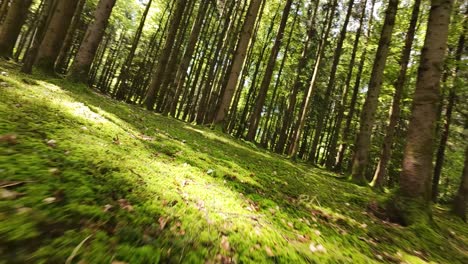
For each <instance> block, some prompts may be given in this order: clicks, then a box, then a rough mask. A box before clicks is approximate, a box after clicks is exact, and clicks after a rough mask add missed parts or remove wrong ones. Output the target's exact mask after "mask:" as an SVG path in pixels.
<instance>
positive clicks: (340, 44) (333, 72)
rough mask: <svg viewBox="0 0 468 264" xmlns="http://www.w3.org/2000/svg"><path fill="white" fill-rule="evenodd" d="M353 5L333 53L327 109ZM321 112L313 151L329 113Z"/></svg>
mask: <svg viewBox="0 0 468 264" xmlns="http://www.w3.org/2000/svg"><path fill="white" fill-rule="evenodd" d="M353 6H354V0H349V2H348V10H347V11H346V17H345V20H344V22H343V27H342V28H341V32H340V36H339V38H338V43H337V44H336V48H335V53H334V55H333V63H332V67H331V70H330V77H329V80H328V84H327V89H326V92H325V97H324V103H323V104H324V106H325V107H324V108H323V109H324V110H326V109H327V108H328V105H329V104H330V99H331V96H332V94H333V91H334V90H335V81H336V71H337V70H338V66H339V64H340V59H341V54H342V50H343V44H344V41H345V38H346V33H347V28H348V23H349V19H350V17H351V12H352V10H353ZM319 113H321V114H319V118H318V119H317V126H316V127H315V134H314V139H313V141H312V151H316V150H314V149H316V148H317V146H318V143H319V139H320V136H321V135H322V129H323V127H324V124H325V118H320V117H324V116H328V115H329V114H327V113H326V112H325V111H320V110H319ZM332 163H333V162H328V163H327V167H328V168H331V167H332Z"/></svg>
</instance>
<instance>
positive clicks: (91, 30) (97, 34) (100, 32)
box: [69, 0, 116, 82]
mask: <svg viewBox="0 0 468 264" xmlns="http://www.w3.org/2000/svg"><path fill="white" fill-rule="evenodd" d="M115 2H116V0H100V1H99V3H98V5H97V7H96V11H95V13H94V21H93V22H92V23H91V25H89V27H88V29H87V30H86V34H85V37H84V39H83V42H82V43H81V46H80V49H79V50H78V53H77V54H76V56H75V61H74V62H73V65H72V67H71V69H70V74H69V77H70V78H71V79H72V80H74V81H80V82H87V80H88V73H89V69H90V68H91V64H92V63H93V60H94V56H95V55H96V51H97V48H98V47H99V44H100V43H101V41H102V38H103V37H104V32H105V30H106V27H107V24H108V21H109V17H110V15H111V13H112V9H113V8H114V5H115Z"/></svg>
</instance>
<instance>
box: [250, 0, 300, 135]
mask: <svg viewBox="0 0 468 264" xmlns="http://www.w3.org/2000/svg"><path fill="white" fill-rule="evenodd" d="M291 5H292V0H287V1H286V5H285V7H284V10H283V15H282V17H281V22H280V25H279V28H278V33H277V35H276V39H275V43H274V44H273V47H272V49H271V52H270V57H269V59H268V63H267V66H266V68H265V75H264V76H263V79H262V83H261V84H260V90H259V92H258V95H257V99H256V100H255V106H254V109H253V111H252V114H251V116H250V120H249V130H248V133H247V136H246V139H247V140H249V141H254V140H255V135H256V134H257V129H258V125H259V123H260V116H261V113H262V111H263V106H264V105H265V101H266V96H267V93H268V88H269V86H270V83H271V79H272V76H273V71H274V69H275V65H276V59H277V57H278V53H279V50H280V48H281V44H282V43H283V37H284V31H285V29H286V23H287V22H288V17H289V13H290V12H291Z"/></svg>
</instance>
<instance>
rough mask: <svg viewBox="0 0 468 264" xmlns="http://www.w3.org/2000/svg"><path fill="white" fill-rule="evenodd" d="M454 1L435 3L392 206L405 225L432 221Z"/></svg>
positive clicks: (432, 2)
mask: <svg viewBox="0 0 468 264" xmlns="http://www.w3.org/2000/svg"><path fill="white" fill-rule="evenodd" d="M451 8H452V0H432V1H431V10H430V13H429V22H428V25H427V32H426V39H425V41H424V47H423V49H422V54H421V61H420V65H419V70H418V79H417V82H416V90H415V93H414V96H413V109H412V112H411V119H410V124H409V128H408V135H407V138H406V146H405V150H404V157H403V167H402V172H401V175H400V186H399V189H398V191H397V192H396V195H395V196H394V197H393V200H392V201H391V203H390V204H389V205H390V206H391V208H392V209H393V210H394V211H393V212H392V214H393V215H392V216H393V217H396V218H397V219H398V220H399V221H400V222H402V223H403V224H405V225H411V224H414V223H417V222H424V221H428V220H429V218H430V215H431V214H430V201H431V177H432V173H433V166H432V160H433V153H434V151H433V150H434V143H435V127H436V123H437V105H438V104H439V102H440V99H439V97H440V77H441V75H442V68H443V63H444V59H445V53H446V50H447V38H448V28H449V23H450V12H451Z"/></svg>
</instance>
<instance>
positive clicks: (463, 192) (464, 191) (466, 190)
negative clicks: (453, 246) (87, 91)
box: [452, 120, 468, 222]
mask: <svg viewBox="0 0 468 264" xmlns="http://www.w3.org/2000/svg"><path fill="white" fill-rule="evenodd" d="M466 124H467V125H465V133H467V131H466V129H468V120H467V121H466ZM466 135H468V134H465V138H467V139H468V137H467V136H466ZM467 205H468V145H466V148H465V166H464V167H463V173H462V175H461V182H460V187H459V188H458V191H457V194H456V195H455V198H454V200H453V208H452V211H453V213H454V214H455V215H457V216H459V217H460V218H461V219H463V221H465V222H466V207H467Z"/></svg>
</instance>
